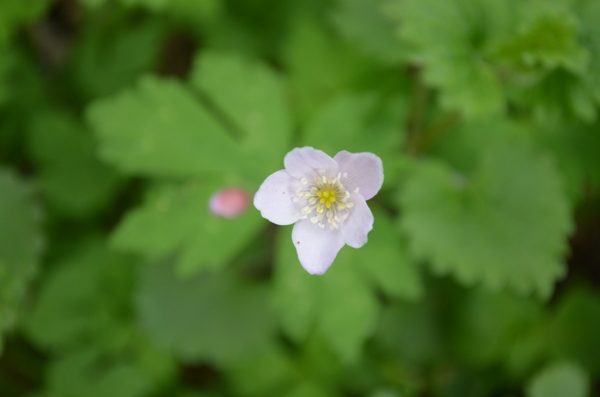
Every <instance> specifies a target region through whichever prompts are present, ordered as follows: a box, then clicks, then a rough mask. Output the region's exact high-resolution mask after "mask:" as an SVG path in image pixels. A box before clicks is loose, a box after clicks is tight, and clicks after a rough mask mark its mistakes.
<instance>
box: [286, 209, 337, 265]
mask: <svg viewBox="0 0 600 397" xmlns="http://www.w3.org/2000/svg"><path fill="white" fill-rule="evenodd" d="M292 242H293V243H294V246H295V247H296V252H297V253H298V258H299V259H300V263H301V264H302V267H303V268H304V269H305V270H306V271H307V272H309V273H310V274H323V273H325V272H326V271H327V269H329V266H331V264H332V263H333V260H334V259H335V257H336V255H337V253H338V252H339V251H340V249H342V247H343V246H344V238H343V237H342V233H341V232H340V230H339V229H334V230H330V229H329V227H327V226H326V227H325V228H323V229H322V228H320V227H319V225H317V224H315V223H312V222H311V221H310V220H308V219H305V220H302V221H300V222H298V223H296V224H295V225H294V230H293V231H292Z"/></svg>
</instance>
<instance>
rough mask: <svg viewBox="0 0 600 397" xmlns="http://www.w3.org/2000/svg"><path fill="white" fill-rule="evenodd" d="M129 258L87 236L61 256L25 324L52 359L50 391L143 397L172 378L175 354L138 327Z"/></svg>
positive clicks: (65, 394) (100, 395) (56, 393)
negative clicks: (156, 343)
mask: <svg viewBox="0 0 600 397" xmlns="http://www.w3.org/2000/svg"><path fill="white" fill-rule="evenodd" d="M133 277H134V268H133V263H132V262H131V258H129V257H126V256H123V255H117V254H114V253H111V252H109V251H108V250H107V249H106V247H105V246H104V243H103V242H102V241H101V240H98V239H96V238H92V239H89V240H84V241H83V242H81V244H79V248H78V249H77V250H76V251H75V252H72V253H70V254H69V255H68V256H66V257H63V258H61V259H59V260H58V263H57V264H56V267H54V269H53V271H52V272H51V273H50V276H49V277H48V278H46V279H45V282H44V283H43V284H42V288H41V290H40V293H39V296H38V298H37V302H36V303H35V305H34V308H33V312H32V314H31V317H30V319H29V321H28V322H27V324H26V325H27V331H28V335H29V337H30V338H31V339H32V341H33V342H34V343H35V344H36V345H37V346H38V347H40V348H43V349H44V350H46V351H49V353H51V354H52V355H53V356H54V357H55V360H53V361H52V362H51V363H50V365H49V370H48V373H47V375H48V379H47V385H46V386H47V390H48V394H49V395H50V396H54V395H56V396H69V397H70V396H73V397H75V396H82V395H86V396H94V397H110V396H115V397H143V396H146V395H148V394H149V393H150V392H151V391H152V390H154V389H155V388H156V387H157V385H160V384H163V383H164V382H166V381H167V380H169V379H171V378H172V376H173V375H174V366H173V362H172V359H171V358H170V357H169V356H168V355H166V354H165V353H164V352H161V351H160V350H158V349H157V348H156V347H155V346H154V345H153V344H152V343H150V342H149V341H148V340H147V339H146V338H145V336H144V335H142V334H141V332H140V331H139V330H137V329H136V328H135V325H134V314H133V311H132V299H131V298H132V296H131V294H132V287H133V282H134V279H133Z"/></svg>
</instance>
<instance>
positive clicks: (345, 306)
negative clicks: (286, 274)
mask: <svg viewBox="0 0 600 397" xmlns="http://www.w3.org/2000/svg"><path fill="white" fill-rule="evenodd" d="M351 250H353V249H351V248H347V249H346V250H344V251H342V252H340V254H339V255H338V259H339V263H338V266H333V267H332V268H331V269H329V271H328V272H327V277H325V278H318V279H317V280H316V281H317V282H318V284H319V294H318V295H317V302H316V305H315V306H316V309H317V310H316V315H317V329H318V331H319V332H320V333H321V334H322V335H323V337H324V338H326V340H327V341H328V342H329V343H330V344H331V348H332V349H333V350H334V351H335V352H337V353H338V354H339V355H340V356H341V358H342V360H344V361H347V362H355V361H358V359H359V358H360V356H361V353H362V345H363V343H364V341H365V339H366V338H367V337H368V336H370V335H371V334H372V333H373V332H374V330H375V324H376V320H377V315H378V314H379V303H378V301H377V299H376V297H375V296H374V294H373V292H372V291H371V290H370V288H369V285H368V284H367V283H365V281H364V279H363V278H362V277H361V274H360V273H359V272H357V271H356V270H355V269H353V268H352V267H350V266H344V265H345V264H347V263H349V262H350V261H351V257H352V255H353V254H354V252H351ZM344 256H347V257H348V258H347V259H345V258H344ZM312 277H313V278H314V277H315V276H312Z"/></svg>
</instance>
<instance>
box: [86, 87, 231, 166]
mask: <svg viewBox="0 0 600 397" xmlns="http://www.w3.org/2000/svg"><path fill="white" fill-rule="evenodd" d="M86 115H87V119H88V121H89V123H90V125H91V126H92V127H93V128H94V130H95V132H96V135H97V137H98V139H99V141H100V155H101V156H102V157H103V158H104V159H105V160H106V161H108V162H109V163H112V164H114V165H115V166H117V167H118V168H119V169H121V170H122V171H124V172H127V173H138V174H146V175H153V176H173V177H189V176H194V175H197V174H198V173H206V172H219V173H221V172H225V171H227V170H232V169H234V168H235V166H236V156H237V155H238V147H237V145H236V143H235V142H234V140H233V139H232V138H231V137H230V136H229V135H228V134H227V132H226V130H225V129H224V128H223V126H222V125H221V124H219V123H218V122H217V121H216V120H215V118H214V117H213V115H212V114H210V113H209V112H208V111H207V110H206V109H205V108H204V107H203V106H202V105H201V104H200V103H199V102H198V101H197V100H196V98H195V97H194V96H193V94H192V93H191V92H190V91H189V90H188V89H186V88H185V87H184V86H183V85H182V84H181V83H179V82H177V81H175V80H159V79H157V78H155V77H150V76H147V77H145V78H143V79H141V80H140V81H139V84H138V85H137V87H136V88H135V89H133V90H126V91H123V92H121V93H120V94H118V95H116V96H114V97H109V98H106V99H102V100H98V101H96V102H93V103H92V104H91V105H90V106H89V107H88V109H87V114H86Z"/></svg>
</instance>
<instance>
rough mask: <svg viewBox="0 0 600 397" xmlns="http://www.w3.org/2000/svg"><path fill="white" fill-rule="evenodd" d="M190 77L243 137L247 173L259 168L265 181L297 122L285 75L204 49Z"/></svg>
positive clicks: (278, 163) (259, 175) (280, 158)
mask: <svg viewBox="0 0 600 397" xmlns="http://www.w3.org/2000/svg"><path fill="white" fill-rule="evenodd" d="M190 80H191V83H192V85H193V86H194V87H195V88H197V89H199V90H200V91H201V92H203V93H205V94H206V95H207V96H208V97H209V99H210V100H211V101H212V103H213V104H214V105H215V106H216V107H217V109H218V110H219V111H220V113H221V114H222V115H223V116H224V117H226V118H227V120H228V121H229V122H230V123H231V125H232V127H233V128H235V129H236V130H237V131H238V132H239V134H240V135H241V140H240V144H241V148H242V150H243V151H244V152H245V153H246V154H247V155H248V156H247V159H246V163H245V166H244V167H243V169H242V171H243V172H245V173H250V175H252V171H254V174H255V175H253V176H254V179H256V180H257V182H262V178H264V176H265V174H266V173H268V172H272V170H275V169H279V168H281V164H282V162H283V156H284V155H285V153H286V152H287V151H288V149H289V141H290V137H291V133H292V125H291V120H290V115H289V114H288V110H287V106H286V101H285V92H284V86H283V82H282V79H281V77H280V76H278V75H277V74H276V73H275V72H273V71H272V70H271V69H269V68H268V67H266V66H265V65H262V64H261V63H259V62H256V61H250V60H246V59H243V58H241V57H239V56H235V55H225V54H218V53H214V52H203V53H200V54H199V55H198V57H197V59H196V64H195V67H194V69H193V70H192V72H191V76H190ZM249 169H250V171H249Z"/></svg>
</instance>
